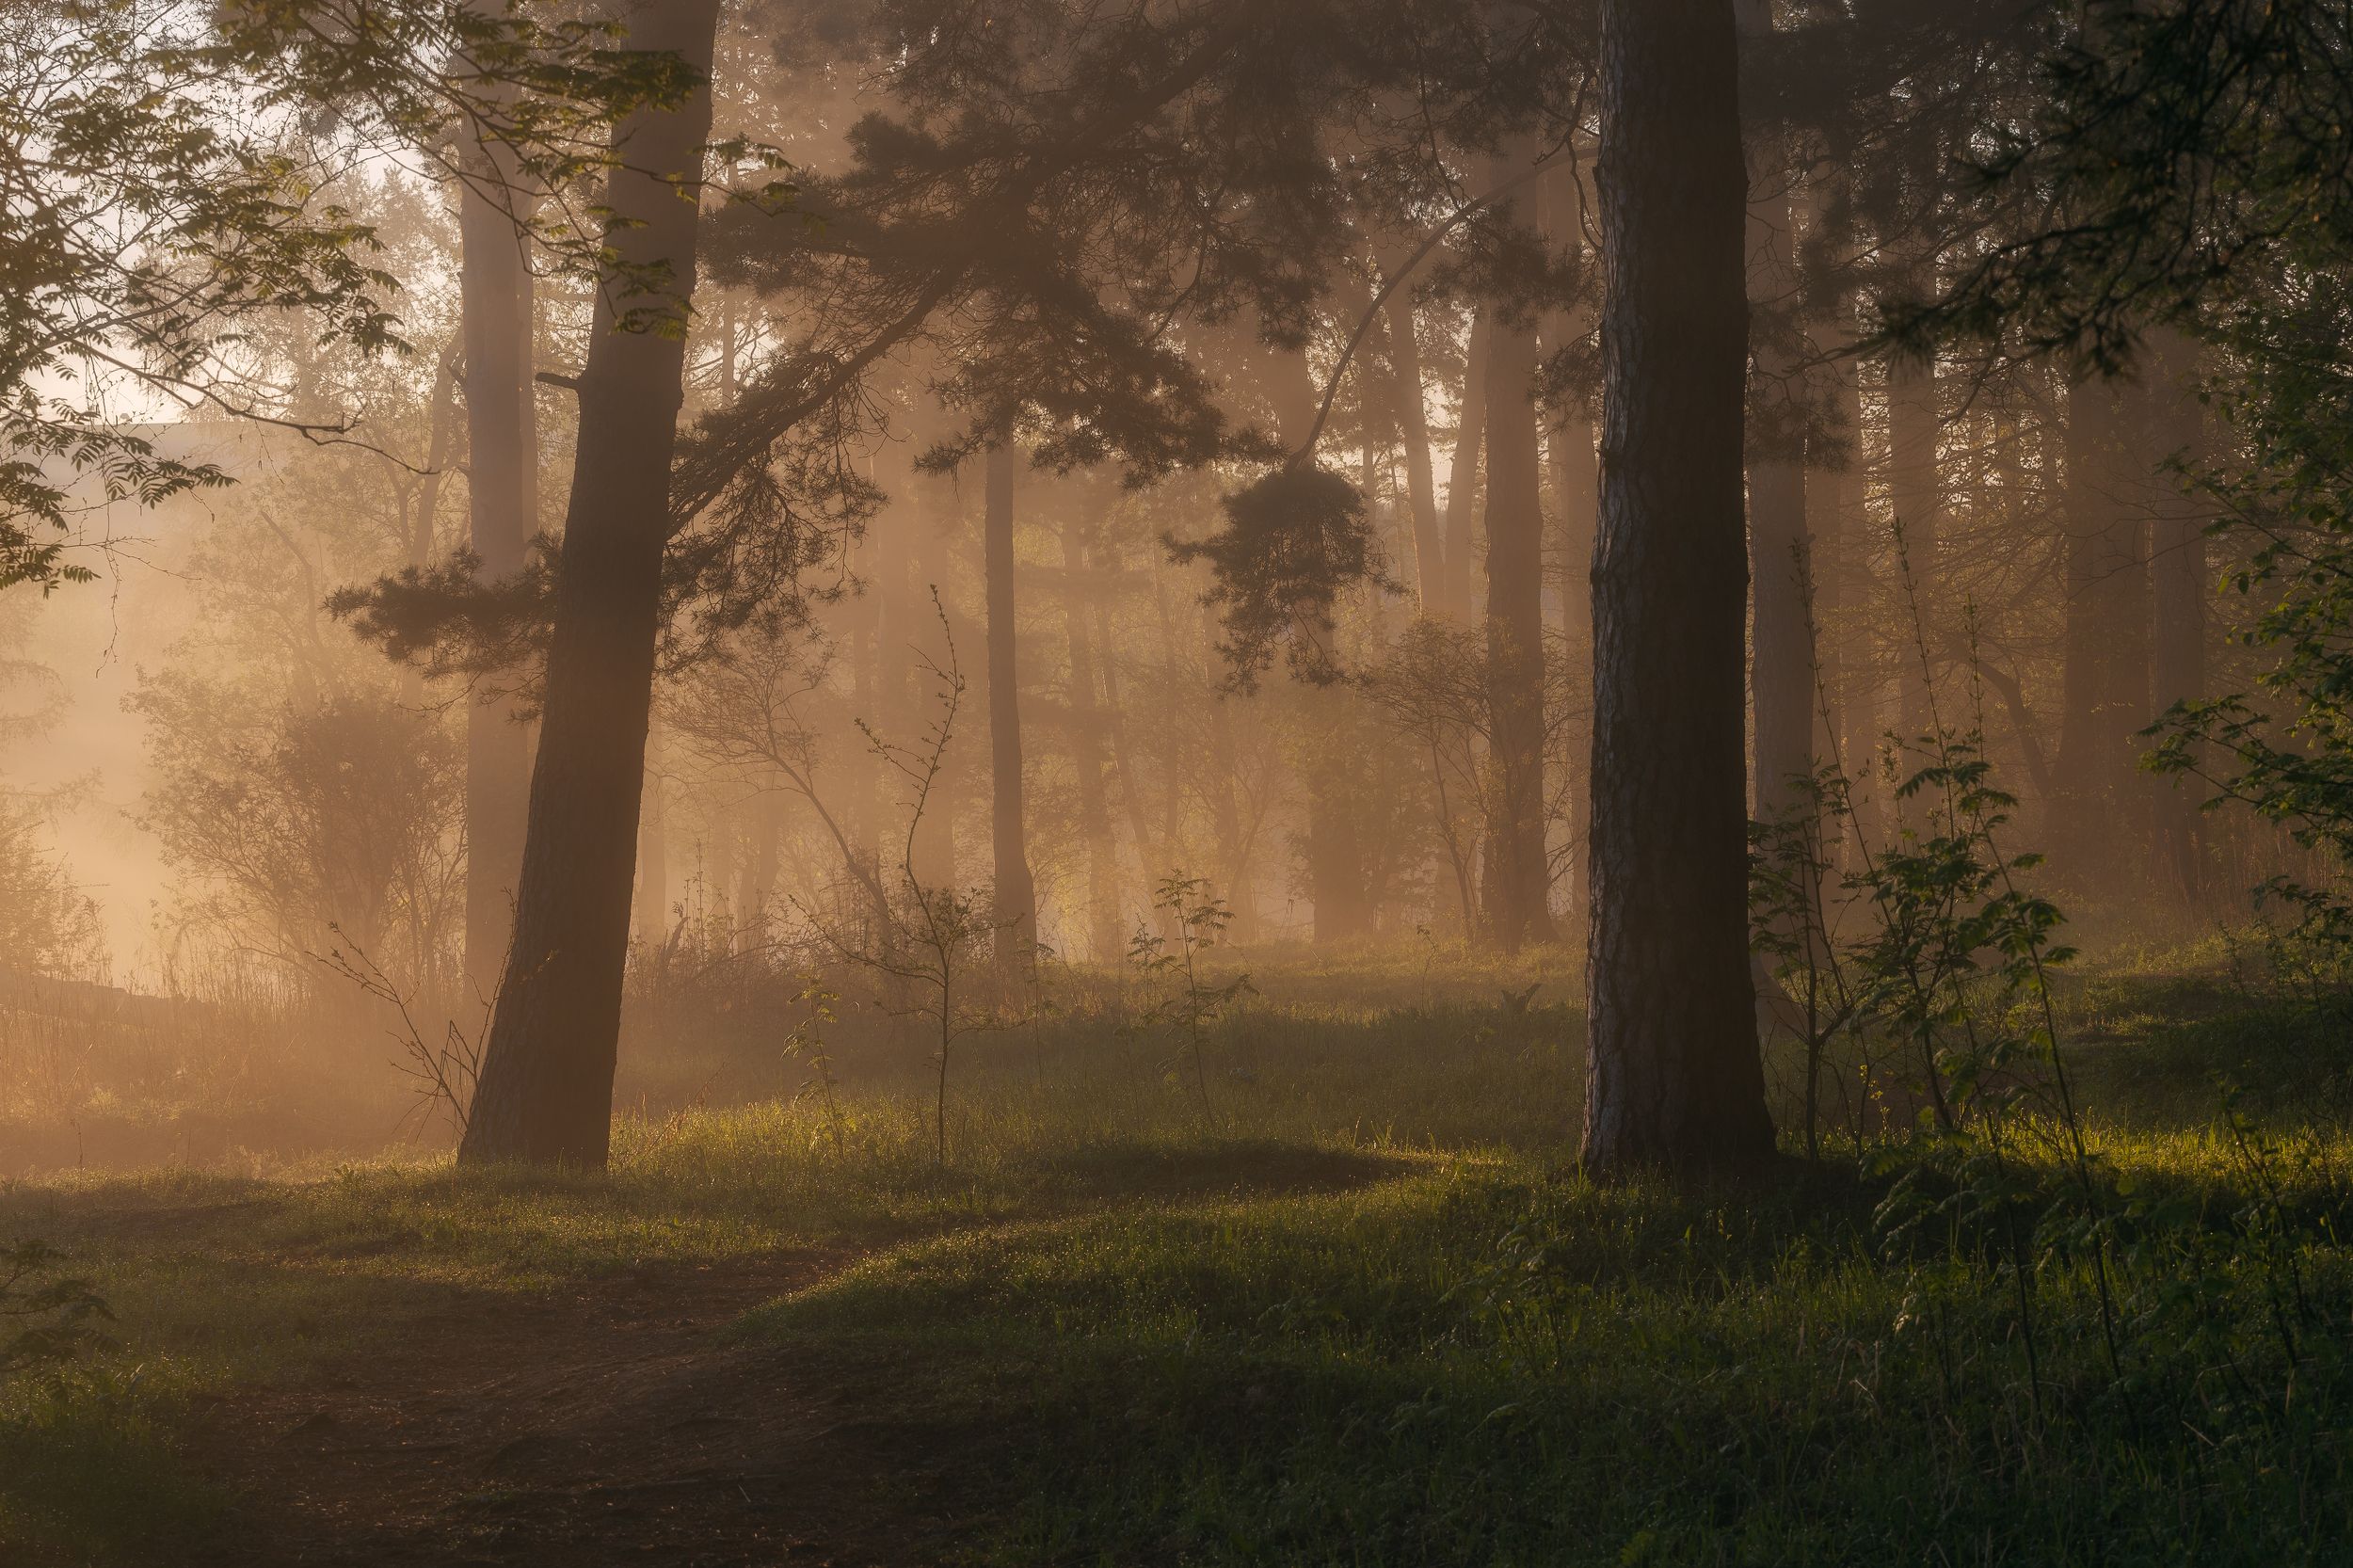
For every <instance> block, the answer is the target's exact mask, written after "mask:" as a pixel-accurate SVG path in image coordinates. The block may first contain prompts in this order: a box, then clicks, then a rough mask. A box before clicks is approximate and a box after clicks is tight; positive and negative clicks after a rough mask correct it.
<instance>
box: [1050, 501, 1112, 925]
mask: <svg viewBox="0 0 2353 1568" xmlns="http://www.w3.org/2000/svg"><path fill="white" fill-rule="evenodd" d="M1062 570H1063V630H1064V637H1065V639H1066V641H1067V642H1068V644H1069V648H1070V765H1071V769H1072V771H1073V772H1074V774H1075V775H1076V776H1077V778H1078V781H1079V832H1080V837H1081V838H1083V839H1084V840H1086V853H1087V954H1088V956H1089V957H1091V958H1092V959H1094V960H1095V962H1096V963H1097V964H1112V963H1116V962H1118V960H1119V957H1120V954H1121V953H1122V952H1125V951H1126V950H1127V938H1126V933H1125V932H1124V931H1123V930H1122V929H1121V928H1122V925H1123V923H1124V922H1123V921H1122V920H1121V919H1120V910H1119V846H1118V844H1117V843H1116V842H1114V841H1113V840H1112V808H1111V792H1110V790H1109V789H1108V787H1107V786H1106V783H1105V779H1104V760H1103V715H1102V712H1101V711H1100V709H1099V708H1098V707H1097V706H1096V691H1097V689H1098V688H1097V685H1096V673H1095V639H1094V638H1093V637H1092V636H1090V635H1089V634H1088V632H1087V617H1086V601H1087V593H1086V588H1087V583H1088V574H1087V568H1086V545H1085V543H1084V542H1083V541H1082V540H1081V538H1080V529H1079V525H1078V524H1077V523H1076V522H1074V521H1069V520H1065V521H1064V523H1063V527H1062Z"/></svg>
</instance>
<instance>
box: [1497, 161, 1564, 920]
mask: <svg viewBox="0 0 2353 1568" xmlns="http://www.w3.org/2000/svg"><path fill="white" fill-rule="evenodd" d="M1513 172H1515V170H1514V169H1513V168H1512V167H1511V165H1510V164H1509V163H1508V162H1507V161H1506V160H1503V159H1497V163H1496V167H1495V168H1493V169H1492V170H1491V171H1490V183H1491V184H1502V183H1503V182H1504V181H1505V180H1507V179H1509V178H1510V177H1511V175H1512V174H1513ZM1535 381H1536V330H1535V324H1534V323H1533V322H1532V321H1515V320H1513V318H1512V317H1510V316H1507V315H1503V314H1501V313H1497V315H1496V316H1495V317H1494V324H1493V326H1492V327H1491V328H1490V335H1489V338H1488V344H1487V442H1486V445H1487V681H1488V686H1487V708H1488V725H1489V729H1488V735H1489V745H1488V754H1487V761H1488V766H1489V767H1490V768H1492V769H1493V770H1494V777H1495V783H1494V787H1493V790H1492V792H1491V795H1490V800H1491V803H1492V804H1491V810H1492V812H1493V820H1492V821H1491V822H1490V823H1489V824H1488V829H1487V881H1486V891H1487V900H1488V905H1487V925H1488V929H1489V930H1490V931H1492V932H1493V933H1494V935H1495V938H1496V941H1497V943H1498V944H1499V945H1500V946H1501V947H1502V949H1503V951H1504V952H1518V951H1519V950H1520V948H1521V946H1522V945H1523V944H1524V943H1526V942H1529V941H1531V940H1534V941H1546V940H1549V939H1550V938H1551V937H1552V936H1553V935H1554V933H1553V927H1552V911H1551V909H1550V907H1549V894H1550V891H1551V863H1550V859H1549V857H1548V856H1547V855H1546V853H1545V599H1544V594H1545V560H1544V555H1545V549H1544V537H1545V520H1544V508H1543V503H1542V499H1541V496H1542V490H1543V484H1544V462H1543V457H1542V456H1541V454H1540V453H1539V451H1538V449H1537V441H1536V404H1535V399H1534V392H1535Z"/></svg>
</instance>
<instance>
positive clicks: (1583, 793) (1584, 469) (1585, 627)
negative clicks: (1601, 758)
mask: <svg viewBox="0 0 2353 1568" xmlns="http://www.w3.org/2000/svg"><path fill="white" fill-rule="evenodd" d="M1576 180H1577V174H1576V171H1575V170H1574V169H1561V170H1556V171H1555V172H1554V173H1553V174H1552V175H1551V176H1550V177H1549V178H1548V179H1546V180H1545V184H1544V185H1543V187H1542V189H1543V192H1544V196H1545V235H1546V237H1547V238H1549V239H1550V240H1551V242H1552V246H1553V248H1554V249H1555V250H1556V251H1557V252H1560V253H1562V254H1568V255H1581V254H1583V252H1584V250H1585V236H1584V234H1583V232H1582V231H1581V229H1580V227H1579V225H1578V223H1577V208H1576V204H1575V203H1574V202H1573V201H1572V200H1570V197H1571V194H1572V191H1573V189H1574V186H1575V184H1576ZM1591 327H1592V322H1591V320H1590V318H1583V319H1572V318H1571V317H1569V316H1568V315H1566V314H1555V315H1554V316H1552V317H1551V318H1550V319H1549V320H1548V321H1546V323H1545V339H1544V344H1543V349H1544V353H1545V357H1546V358H1551V357H1553V356H1556V355H1559V354H1561V352H1563V351H1564V350H1566V349H1567V348H1568V347H1569V346H1570V344H1572V343H1574V342H1576V341H1577V340H1578V339H1580V338H1582V337H1584V336H1586V335H1587V333H1588V332H1589V331H1590V329H1591ZM1551 412H1552V418H1551V424H1550V427H1549V428H1548V429H1546V431H1545V459H1546V462H1547V465H1548V466H1549V467H1550V469H1551V472H1552V488H1553V493H1554V496H1555V501H1554V513H1555V515H1554V518H1553V528H1552V553H1553V557H1554V560H1553V574H1554V577H1555V580H1556V581H1557V583H1558V584H1559V586H1558V590H1557V591H1558V592H1559V594H1560V596H1561V634H1562V636H1563V637H1565V638H1566V639H1567V642H1568V657H1569V659H1570V660H1571V662H1572V664H1573V667H1576V668H1578V669H1588V668H1591V666H1592V663H1593V536H1594V534H1595V532H1596V530H1597V528H1598V527H1599V524H1600V520H1601V457H1600V455H1599V454H1598V453H1597V452H1595V450H1594V449H1593V420H1592V418H1591V417H1590V416H1589V415H1588V414H1587V413H1586V411H1585V408H1584V407H1583V405H1582V402H1581V401H1571V400H1570V399H1569V398H1566V397H1563V398H1561V399H1560V400H1557V401H1556V403H1555V405H1554V407H1553V408H1552V411H1551ZM1572 724H1573V728H1571V729H1570V731H1569V733H1568V736H1567V749H1568V751H1569V753H1570V755H1571V756H1573V757H1575V758H1577V759H1579V762H1578V766H1582V765H1583V764H1582V759H1584V758H1585V757H1586V756H1587V755H1588V754H1589V753H1590V752H1591V751H1592V749H1593V736H1592V733H1591V729H1590V726H1589V725H1587V724H1586V723H1585V722H1583V721H1572ZM1571 778H1572V782H1571V784H1570V786H1569V788H1568V790H1567V791H1566V795H1567V808H1566V810H1565V812H1564V813H1563V815H1564V817H1565V819H1566V821H1565V823H1564V831H1565V833H1566V836H1567V840H1568V844H1569V849H1570V855H1571V858H1570V862H1569V864H1568V866H1567V867H1566V869H1565V871H1564V872H1563V875H1562V878H1561V885H1562V887H1563V888H1565V889H1566V890H1567V892H1568V895H1569V898H1570V899H1571V901H1572V908H1573V909H1574V908H1576V907H1578V906H1581V905H1582V904H1583V903H1584V898H1585V835H1586V830H1587V826H1588V823H1587V817H1588V812H1587V810H1586V805H1585V803H1586V800H1587V797H1588V796H1589V794H1590V793H1591V789H1590V786H1589V781H1588V780H1586V779H1584V778H1580V777H1577V776H1575V774H1574V772H1572V776H1571Z"/></svg>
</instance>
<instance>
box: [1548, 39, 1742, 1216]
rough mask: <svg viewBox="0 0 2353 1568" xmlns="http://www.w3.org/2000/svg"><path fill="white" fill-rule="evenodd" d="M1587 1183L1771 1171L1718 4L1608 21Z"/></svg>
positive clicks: (1728, 144) (1736, 307) (1729, 179)
mask: <svg viewBox="0 0 2353 1568" xmlns="http://www.w3.org/2000/svg"><path fill="white" fill-rule="evenodd" d="M1602 16H1603V20H1602V49H1601V76H1602V87H1601V120H1602V132H1601V142H1602V154H1601V166H1600V169H1599V179H1600V185H1601V198H1602V231H1603V235H1604V242H1603V243H1604V270H1605V273H1606V275H1607V277H1608V279H1609V297H1608V301H1607V304H1606V306H1605V309H1604V312H1603V315H1602V360H1603V376H1604V389H1605V407H1604V414H1603V424H1602V502H1601V540H1600V550H1599V553H1598V556H1597V558H1596V560H1595V563H1594V567H1593V638H1594V650H1593V687H1594V716H1593V852H1592V878H1593V893H1592V899H1593V902H1592V905H1591V908H1592V911H1593V917H1592V935H1591V938H1590V948H1589V954H1588V964H1587V973H1588V986H1587V996H1588V1002H1587V1008H1588V1014H1587V1025H1586V1035H1587V1044H1586V1057H1585V1081H1586V1096H1585V1133H1584V1148H1583V1154H1582V1160H1583V1162H1584V1165H1585V1167H1586V1168H1587V1169H1588V1170H1590V1171H1593V1172H1595V1173H1598V1174H1604V1175H1617V1174H1621V1173H1627V1172H1631V1171H1635V1170H1639V1169H1643V1168H1663V1169H1666V1170H1669V1171H1673V1172H1675V1173H1679V1174H1690V1173H1697V1172H1702V1171H1706V1170H1711V1169H1728V1168H1739V1167H1744V1166H1752V1165H1754V1164H1757V1163H1758V1162H1760V1161H1762V1160H1765V1159H1767V1158H1768V1157H1769V1155H1770V1154H1771V1152H1772V1146H1773V1129H1772V1123H1771V1120H1770V1118H1769V1116H1768V1114H1767V1112H1766V1109H1765V1080H1764V1070H1763V1066H1762V1064H1761V1063H1760V1062H1759V1059H1758V1055H1757V1045H1756V1012H1755V1007H1756V993H1755V989H1754V984H1753V981H1752V979H1751V974H1750V968H1749V939H1748V938H1749V932H1748V926H1749V919H1748V801H1747V781H1746V773H1747V769H1746V767H1745V755H1744V754H1745V750H1746V734H1745V731H1746V728H1747V726H1746V723H1745V718H1746V713H1745V709H1746V700H1745V699H1746V696H1747V693H1746V690H1745V688H1746V685H1747V682H1746V680H1744V675H1745V670H1744V667H1743V666H1744V664H1745V658H1744V654H1745V649H1744V648H1743V641H1744V638H1743V632H1744V630H1745V626H1744V623H1745V622H1746V620H1747V618H1748V616H1747V608H1748V586H1749V584H1748V551H1747V541H1746V539H1745V538H1744V537H1743V534H1744V530H1743V528H1742V526H1741V523H1742V516H1741V512H1742V507H1741V484H1740V471H1741V455H1742V385H1743V382H1744V380H1745V378H1746V366H1747V360H1748V297H1747V282H1746V276H1745V268H1744V267H1743V265H1742V231H1743V227H1744V224H1745V221H1746V219H1745V208H1746V205H1747V179H1746V174H1745V170H1744V169H1743V167H1742V160H1741V146H1740V116H1739V106H1738V104H1739V97H1738V77H1739V72H1738V63H1737V44H1736V41H1735V37H1734V30H1733V15H1732V8H1731V7H1730V6H1728V5H1725V4H1723V0H1608V3H1607V4H1606V5H1605V7H1604V8H1603V13H1602Z"/></svg>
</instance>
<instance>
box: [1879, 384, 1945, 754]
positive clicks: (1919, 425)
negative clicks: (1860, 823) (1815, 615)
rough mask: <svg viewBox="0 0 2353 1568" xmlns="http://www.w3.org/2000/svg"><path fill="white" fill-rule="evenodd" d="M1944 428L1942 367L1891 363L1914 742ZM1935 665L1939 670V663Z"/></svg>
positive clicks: (1907, 712) (1895, 495) (1905, 701)
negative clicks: (1916, 613)
mask: <svg viewBox="0 0 2353 1568" xmlns="http://www.w3.org/2000/svg"><path fill="white" fill-rule="evenodd" d="M1941 428H1942V419H1941V416H1940V413H1939V411H1938V399H1937V390H1936V367H1935V366H1934V365H1933V364H1929V363H1924V362H1922V361H1921V360H1914V359H1912V358H1909V357H1905V358H1902V359H1898V360H1896V361H1895V362H1894V363H1893V364H1891V365H1889V366H1888V369H1887V449H1888V450H1887V492H1888V496H1889V499H1890V502H1891V504H1893V506H1894V508H1895V513H1896V524H1897V527H1898V528H1900V529H1901V530H1902V533H1903V555H1902V566H1901V569H1899V570H1898V571H1897V572H1895V573H1893V574H1891V576H1890V577H1889V580H1888V594H1889V596H1890V600H1891V602H1890V604H1889V606H1888V612H1889V616H1890V621H1889V625H1890V628H1891V630H1892V633H1893V635H1894V637H1895V639H1896V650H1895V657H1896V671H1897V674H1896V685H1897V692H1898V693H1899V694H1901V695H1900V696H1899V697H1898V699H1897V712H1898V714H1899V715H1900V728H1901V730H1902V734H1903V738H1904V739H1905V740H1906V741H1907V742H1910V741H1913V740H1915V739H1917V738H1918V737H1919V736H1921V735H1922V734H1924V733H1926V732H1927V730H1928V728H1929V708H1930V705H1931V704H1930V696H1931V693H1930V690H1929V677H1928V676H1926V675H1924V674H1923V673H1922V671H1923V664H1922V660H1923V657H1924V656H1923V653H1922V650H1921V648H1919V647H1918V646H1917V642H1916V640H1915V637H1914V631H1915V628H1914V626H1913V604H1914V603H1917V604H1918V606H1919V608H1920V617H1921V619H1922V620H1923V621H1927V620H1929V619H1930V617H1931V613H1932V611H1933V609H1934V606H1935V603H1936V598H1935V595H1936V554H1937V538H1938V536H1939V534H1940V533H1941V531H1942V515H1943V511H1944V502H1945V494H1944V488H1943V479H1942V476H1941V475H1940V473H1939V472H1938V469H1937V450H1936V449H1937V443H1938V440H1939V438H1940V435H1941ZM1907 579H1908V580H1907ZM1922 634H1923V635H1924V636H1925V637H1926V638H1927V639H1928V646H1929V653H1928V655H1927V656H1926V657H1928V658H1929V660H1931V661H1932V660H1933V658H1934V649H1935V647H1936V644H1935V641H1934V637H1935V633H1934V632H1933V630H1925V631H1923V632H1922ZM1928 667H1929V668H1930V669H1931V670H1932V669H1933V664H1932V663H1931V664H1929V666H1928Z"/></svg>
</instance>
